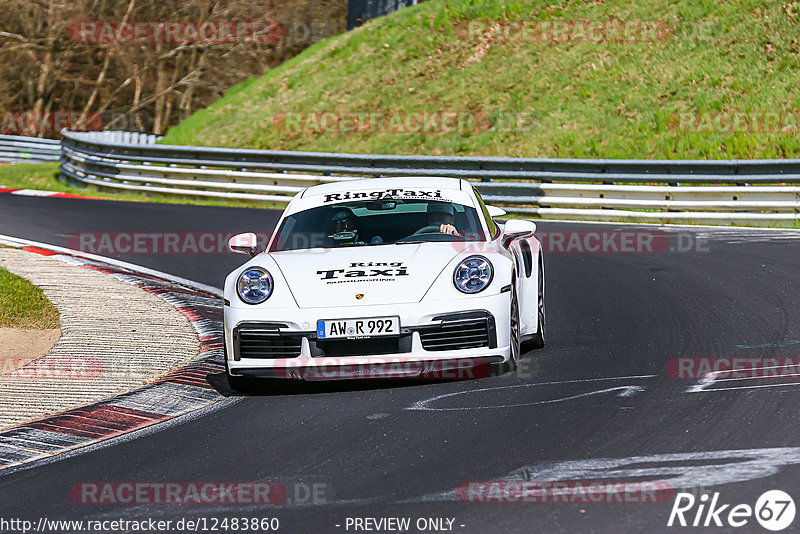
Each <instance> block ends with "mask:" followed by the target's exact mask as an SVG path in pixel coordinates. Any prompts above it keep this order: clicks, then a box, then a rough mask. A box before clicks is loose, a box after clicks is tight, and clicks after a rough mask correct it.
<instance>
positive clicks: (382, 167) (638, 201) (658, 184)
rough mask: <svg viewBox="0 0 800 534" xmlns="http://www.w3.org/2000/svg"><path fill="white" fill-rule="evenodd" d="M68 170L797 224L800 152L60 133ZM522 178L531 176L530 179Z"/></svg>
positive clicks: (268, 188) (593, 214)
mask: <svg viewBox="0 0 800 534" xmlns="http://www.w3.org/2000/svg"><path fill="white" fill-rule="evenodd" d="M62 135H63V141H62V163H61V172H62V174H63V175H64V176H66V177H67V178H68V179H69V180H71V181H73V182H77V183H81V184H90V185H94V186H97V187H100V188H107V189H112V190H132V191H139V192H145V193H154V194H168V195H183V196H192V197H205V198H215V199H219V200H252V201H262V202H270V203H286V202H288V201H289V200H290V199H291V197H292V196H293V195H294V194H295V193H296V192H298V191H300V190H301V189H302V188H304V187H306V186H308V185H313V184H319V183H326V182H334V181H342V180H351V179H355V178H359V177H364V176H450V177H459V178H466V179H470V180H473V181H475V185H476V187H477V188H478V189H479V190H480V191H481V194H482V195H483V196H484V198H485V199H486V200H487V201H488V202H491V203H493V204H497V205H501V206H503V207H504V208H505V209H506V210H507V211H509V212H516V213H524V214H528V215H530V216H533V217H541V218H555V219H579V220H597V221H625V220H635V221H642V220H644V221H652V222H696V223H703V222H712V223H716V224H751V225H752V224H756V225H775V226H794V225H796V224H797V222H798V220H800V215H798V214H799V213H800V160H690V161H681V160H572V159H522V158H478V157H438V156H436V157H431V156H389V155H359V154H332V153H319V152H286V151H274V150H246V149H229V148H209V147H191V146H169V145H158V144H155V142H156V141H157V140H158V138H157V137H155V136H152V135H146V134H134V133H129V132H69V131H63V132H62ZM523 180H524V181H523Z"/></svg>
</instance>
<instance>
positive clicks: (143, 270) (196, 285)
mask: <svg viewBox="0 0 800 534" xmlns="http://www.w3.org/2000/svg"><path fill="white" fill-rule="evenodd" d="M0 241H6V242H7V243H11V244H17V245H20V246H27V247H38V248H43V249H47V250H52V251H54V252H58V253H61V254H67V255H69V256H74V257H76V258H85V259H87V260H92V261H99V262H102V263H107V264H108V265H112V266H114V267H119V268H121V269H126V270H128V271H131V272H133V273H138V274H146V275H149V276H156V277H159V278H163V279H164V280H167V281H169V282H172V283H174V284H179V285H182V286H185V287H188V288H190V289H196V290H198V291H205V292H206V293H211V294H212V295H215V296H217V297H220V298H222V294H223V293H222V289H220V288H218V287H214V286H209V285H207V284H201V283H200V282H195V281H193V280H189V279H187V278H182V277H180V276H175V275H173V274H169V273H165V272H163V271H158V270H156V269H150V268H149V267H143V266H141V265H136V264H135V263H129V262H127V261H122V260H118V259H115V258H109V257H107V256H100V255H97V254H90V253H88V252H81V251H80V250H75V249H71V248H66V247H60V246H58V245H51V244H50V243H42V242H41V241H32V240H30V239H23V238H20V237H13V236H10V235H4V234H0Z"/></svg>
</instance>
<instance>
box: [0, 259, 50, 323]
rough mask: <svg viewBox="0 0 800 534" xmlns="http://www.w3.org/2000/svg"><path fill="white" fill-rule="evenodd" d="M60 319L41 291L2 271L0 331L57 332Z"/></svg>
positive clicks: (25, 281) (0, 279)
mask: <svg viewBox="0 0 800 534" xmlns="http://www.w3.org/2000/svg"><path fill="white" fill-rule="evenodd" d="M58 317H59V314H58V309H56V307H55V306H54V305H53V303H52V302H50V301H49V300H48V299H47V297H45V296H44V292H43V291H42V290H41V289H40V288H38V287H36V286H35V285H33V284H31V283H30V282H28V281H27V280H25V279H24V278H22V277H19V276H16V275H14V274H11V273H10V272H8V271H7V270H5V269H3V268H2V267H0V327H8V328H37V329H44V328H58V326H59V322H58Z"/></svg>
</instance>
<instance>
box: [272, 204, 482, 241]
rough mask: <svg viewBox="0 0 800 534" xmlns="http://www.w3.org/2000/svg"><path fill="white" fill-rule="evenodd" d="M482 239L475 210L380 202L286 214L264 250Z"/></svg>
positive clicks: (451, 206)
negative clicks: (270, 242) (268, 247)
mask: <svg viewBox="0 0 800 534" xmlns="http://www.w3.org/2000/svg"><path fill="white" fill-rule="evenodd" d="M485 239H486V234H485V233H484V231H483V228H482V227H481V224H480V220H479V219H478V212H477V211H476V210H475V208H471V207H469V206H464V205H462V204H455V203H450V202H441V201H431V200H402V199H388V198H386V199H381V200H361V201H354V202H346V203H341V204H336V205H333V206H319V207H316V208H311V209H308V210H305V211H301V212H298V213H294V214H292V215H289V216H288V217H286V218H285V219H284V221H283V223H282V224H281V226H280V228H279V229H278V233H277V235H276V236H275V239H274V241H273V243H272V247H271V248H270V251H271V252H280V251H284V250H300V249H308V248H337V247H354V246H374V245H386V244H392V243H395V244H398V245H399V244H403V243H419V242H428V241H484V240H485Z"/></svg>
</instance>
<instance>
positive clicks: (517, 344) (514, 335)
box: [504, 280, 522, 373]
mask: <svg viewBox="0 0 800 534" xmlns="http://www.w3.org/2000/svg"><path fill="white" fill-rule="evenodd" d="M509 327H510V328H509V330H510V335H509V340H510V346H511V357H510V358H509V359H508V362H506V364H505V369H504V371H505V372H507V373H511V372H514V371H516V370H517V366H518V365H519V358H520V356H521V355H522V333H521V328H520V323H519V300H518V299H517V284H516V280H513V281H512V282H511V314H510V320H509Z"/></svg>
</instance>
